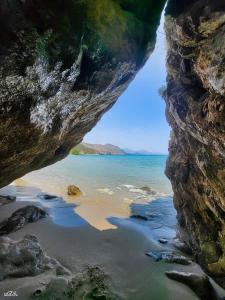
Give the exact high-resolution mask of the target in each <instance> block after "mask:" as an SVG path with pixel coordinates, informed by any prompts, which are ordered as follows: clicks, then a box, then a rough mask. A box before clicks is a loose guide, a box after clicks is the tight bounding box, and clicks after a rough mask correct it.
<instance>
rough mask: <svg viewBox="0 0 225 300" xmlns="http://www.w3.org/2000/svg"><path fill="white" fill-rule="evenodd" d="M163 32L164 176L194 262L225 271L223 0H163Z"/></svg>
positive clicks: (206, 267) (224, 10) (224, 34)
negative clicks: (168, 135) (166, 135)
mask: <svg viewBox="0 0 225 300" xmlns="http://www.w3.org/2000/svg"><path fill="white" fill-rule="evenodd" d="M184 4H185V5H184ZM165 30H166V36H167V44H168V47H167V48H168V55H167V72H168V76H167V90H166V92H165V100H166V105H167V108H166V115H167V119H168V121H169V123H170V125H171V127H172V133H171V140H170V144H169V159H168V161H167V168H166V174H167V176H168V177H169V179H170V181H171V182H172V186H173V191H174V204H175V208H176V209H177V212H178V215H177V216H178V221H179V224H180V226H181V227H182V228H184V229H185V230H186V231H187V233H188V234H187V239H186V241H187V242H188V244H189V245H190V247H191V249H192V250H193V252H194V255H195V256H196V258H197V260H198V262H199V263H200V264H201V265H202V266H203V267H204V268H205V270H207V271H209V272H211V271H213V272H214V270H215V269H217V270H219V269H220V275H222V273H223V276H225V268H223V267H222V265H223V262H224V258H225V243H224V236H225V230H224V228H225V226H224V225H225V105H224V101H225V90H224V82H225V63H224V62H225V38H224V37H225V5H224V2H222V1H219V0H215V1H205V0H196V1H193V0H187V1H185V3H183V1H182V4H181V2H180V1H177V0H175V1H169V6H168V8H167V12H166V23H165ZM219 265H221V266H220V267H219ZM208 266H210V267H209V268H208ZM224 286H225V285H224Z"/></svg>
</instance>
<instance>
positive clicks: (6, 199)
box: [0, 196, 16, 205]
mask: <svg viewBox="0 0 225 300" xmlns="http://www.w3.org/2000/svg"><path fill="white" fill-rule="evenodd" d="M14 201H16V197H15V196H0V205H5V204H10V203H12V202H14Z"/></svg>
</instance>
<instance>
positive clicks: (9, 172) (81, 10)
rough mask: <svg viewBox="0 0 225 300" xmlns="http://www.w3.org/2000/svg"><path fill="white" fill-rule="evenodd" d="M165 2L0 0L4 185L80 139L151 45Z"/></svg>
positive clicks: (0, 178) (0, 172) (0, 173)
mask: <svg viewBox="0 0 225 300" xmlns="http://www.w3.org/2000/svg"><path fill="white" fill-rule="evenodd" d="M164 2H165V1H164V0H158V1H157V3H155V1H152V0H143V1H135V0H83V1H79V0H67V1H63V0H48V1H46V0H12V1H8V0H1V1H0V41H1V44H0V187H2V186H4V185H7V184H8V183H10V182H11V181H13V180H14V179H15V178H18V177H20V176H22V175H24V174H26V173H28V172H30V171H32V170H35V169H38V168H42V167H44V166H47V165H49V164H52V163H54V162H56V161H57V160H59V159H62V158H64V157H65V156H66V155H67V154H68V152H69V150H70V149H71V148H72V147H73V146H75V145H76V144H78V143H80V142H81V140H82V138H83V136H84V135H85V134H86V133H87V132H88V131H89V130H91V129H92V128H93V126H94V125H95V124H96V123H97V121H98V120H99V119H100V118H101V116H102V114H103V113H104V112H105V111H107V110H108V109H109V108H110V107H111V106H112V105H113V104H114V103H115V101H116V100H117V98H118V97H119V96H120V94H121V93H122V92H123V91H124V90H125V88H126V87H127V86H128V84H129V83H130V81H131V80H132V79H133V78H134V76H135V74H136V73H137V71H138V70H139V69H140V68H141V67H142V66H143V64H144V62H145V61H146V59H147V58H148V56H149V55H150V53H151V52H152V51H153V49H154V44H155V37H156V28H157V25H158V23H159V19H160V14H161V10H162V7H163V5H164Z"/></svg>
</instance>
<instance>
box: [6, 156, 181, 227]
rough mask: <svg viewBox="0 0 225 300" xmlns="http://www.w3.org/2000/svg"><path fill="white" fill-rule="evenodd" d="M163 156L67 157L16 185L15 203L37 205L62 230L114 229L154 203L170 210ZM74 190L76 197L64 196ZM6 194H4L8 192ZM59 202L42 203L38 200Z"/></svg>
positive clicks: (32, 173)
mask: <svg viewBox="0 0 225 300" xmlns="http://www.w3.org/2000/svg"><path fill="white" fill-rule="evenodd" d="M166 160H167V156H166V155H69V156H68V157H67V158H66V159H64V160H62V161H60V162H58V163H56V164H54V165H51V166H48V167H46V168H43V169H41V170H38V171H34V172H31V173H29V174H27V175H26V176H24V177H22V178H20V179H18V180H16V181H14V182H13V183H12V185H11V186H10V188H11V191H12V193H13V194H14V195H16V196H17V201H26V200H28V201H37V200H38V201H39V202H41V203H42V204H43V205H44V206H45V207H47V208H48V209H49V214H50V216H51V218H52V220H53V221H54V222H55V223H56V224H58V225H61V226H65V227H76V226H83V225H85V224H87V223H88V224H89V225H91V226H93V227H95V228H96V229H98V230H107V229H112V228H115V227H116V225H115V224H113V222H112V221H110V220H112V218H120V219H127V218H129V217H131V216H132V215H145V214H146V206H147V207H148V206H149V204H150V203H151V202H153V201H157V202H156V203H159V202H160V203H161V204H159V210H160V213H161V211H162V207H161V206H165V205H166V206H168V205H169V206H171V215H173V216H174V217H175V211H174V209H173V204H172V188H171V185H170V182H169V180H168V179H167V177H166V176H165V174H164V170H165V165H166ZM69 185H76V186H77V187H79V189H80V190H81V192H82V195H80V196H68V195H67V188H68V186H69ZM7 192H8V191H7ZM43 194H50V195H55V196H57V197H56V198H55V199H51V200H49V201H46V199H43V197H42V196H41V195H43Z"/></svg>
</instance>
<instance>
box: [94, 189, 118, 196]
mask: <svg viewBox="0 0 225 300" xmlns="http://www.w3.org/2000/svg"><path fill="white" fill-rule="evenodd" d="M97 191H98V192H99V193H102V194H108V195H113V194H114V192H113V191H111V190H110V189H108V188H103V189H97Z"/></svg>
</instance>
